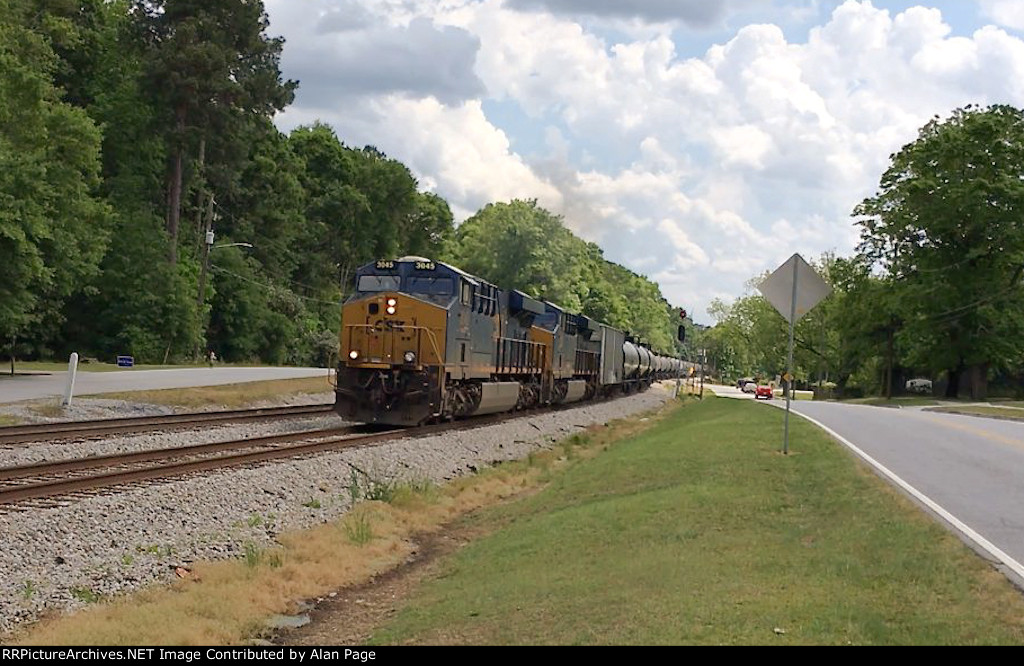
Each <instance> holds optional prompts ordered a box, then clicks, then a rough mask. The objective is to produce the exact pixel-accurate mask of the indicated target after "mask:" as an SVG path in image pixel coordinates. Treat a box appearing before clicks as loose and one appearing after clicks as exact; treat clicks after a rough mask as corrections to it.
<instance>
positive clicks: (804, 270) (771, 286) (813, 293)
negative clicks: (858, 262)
mask: <svg viewBox="0 0 1024 666" xmlns="http://www.w3.org/2000/svg"><path fill="white" fill-rule="evenodd" d="M758 291H760V292H761V293H762V294H764V297H765V298H766V299H768V302H769V303H771V304H772V305H773V306H775V309H776V310H778V311H779V314H781V315H782V316H783V317H784V318H786V320H787V321H789V354H788V356H787V359H786V389H785V390H786V426H785V434H784V435H783V440H782V453H783V455H789V412H790V408H791V401H792V399H793V341H794V337H795V334H796V322H797V321H799V320H800V319H801V318H802V317H803V316H804V315H805V314H807V313H808V312H810V311H811V310H813V309H814V307H815V306H816V305H818V303H820V302H821V301H822V300H824V299H825V298H826V297H827V296H828V295H829V294H831V293H832V287H830V286H829V285H828V283H826V282H825V281H824V280H822V279H821V277H820V276H819V275H818V274H817V273H815V272H814V269H813V268H811V266H810V265H809V264H808V263H807V262H806V261H804V258H803V257H801V256H800V255H799V254H794V255H793V256H792V257H790V259H789V261H787V262H786V263H784V264H782V266H780V267H779V268H778V269H777V270H776V271H775V272H774V273H772V274H771V275H770V276H769V277H768V279H767V280H765V281H764V282H762V283H761V285H760V286H759V287H758Z"/></svg>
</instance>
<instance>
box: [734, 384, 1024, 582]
mask: <svg viewBox="0 0 1024 666" xmlns="http://www.w3.org/2000/svg"><path fill="white" fill-rule="evenodd" d="M715 392H716V394H718V395H722V396H728V397H749V396H746V395H742V394H740V393H739V391H737V390H736V389H729V388H728V387H715ZM773 404H775V405H776V406H782V407H784V406H785V401H783V400H775V401H773ZM793 410H794V412H796V413H798V414H803V415H806V416H808V417H810V418H812V419H815V420H816V421H818V422H820V423H821V424H823V425H825V426H826V427H828V428H830V429H831V430H833V431H834V432H835V433H836V434H838V435H839V436H841V437H842V438H844V439H846V440H848V441H849V442H850V443H852V444H853V445H854V446H856V447H857V448H858V449H860V450H861V451H863V452H864V453H865V454H867V455H868V456H870V457H871V458H873V459H874V460H875V461H877V462H878V463H880V464H881V465H882V466H884V467H885V468H886V469H888V470H890V471H891V472H892V473H893V474H895V475H896V476H897V477H899V478H900V479H902V480H903V481H904V482H906V483H907V484H909V486H911V487H912V488H913V489H916V491H918V492H920V493H921V494H922V495H923V496H924V497H925V498H926V499H927V500H930V501H931V502H934V503H935V504H936V505H938V507H939V508H940V509H941V510H945V511H946V512H948V513H949V514H951V517H952V518H953V519H954V520H955V521H959V522H960V523H963V524H964V526H966V527H967V528H969V530H973V531H974V532H976V533H977V534H978V535H980V536H981V537H982V538H983V539H984V540H987V541H988V542H991V544H993V545H994V546H995V547H996V548H998V549H999V550H1001V551H1003V552H1004V553H1005V554H1006V555H1008V556H1009V557H1010V558H1012V560H1013V561H1012V562H1009V563H1008V566H1009V567H1010V569H1014V566H1013V565H1014V564H1016V567H1019V569H1018V570H1017V571H1015V572H1013V571H1007V573H1008V574H1009V575H1011V577H1012V578H1014V579H1015V580H1016V581H1017V582H1018V584H1024V577H1022V576H1024V574H1022V572H1024V567H1022V565H1021V563H1024V423H1019V422H1013V421H1000V420H996V419H985V418H978V417H972V416H960V415H956V414H939V413H935V412H927V411H924V410H923V409H922V408H903V409H894V408H887V407H867V406H863V405H847V404H839V403H830V402H805V401H796V402H793ZM919 499H920V498H919ZM944 522H946V523H947V524H949V523H948V518H946V519H944ZM953 527H954V529H956V531H958V532H960V533H961V536H963V531H962V530H961V529H958V528H957V527H956V526H955V525H953ZM968 540H970V537H969V535H968ZM1004 571H1006V569H1004Z"/></svg>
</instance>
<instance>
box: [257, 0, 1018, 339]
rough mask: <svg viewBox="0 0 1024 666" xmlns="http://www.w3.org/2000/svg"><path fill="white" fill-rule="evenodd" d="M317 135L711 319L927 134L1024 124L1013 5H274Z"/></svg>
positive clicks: (673, 1)
mask: <svg viewBox="0 0 1024 666" xmlns="http://www.w3.org/2000/svg"><path fill="white" fill-rule="evenodd" d="M266 6H267V10H268V13H269V16H270V20H271V25H270V33H272V34H280V35H283V36H284V37H285V39H286V44H285V52H284V56H283V58H282V68H283V70H284V73H285V75H286V76H287V77H289V78H295V79H298V80H299V81H300V88H299V92H298V96H297V98H296V102H295V104H294V105H293V106H292V107H291V108H290V109H289V110H287V111H286V112H285V113H284V114H283V115H282V116H281V117H280V118H279V120H278V124H279V126H280V127H281V128H282V129H283V130H286V131H287V130H289V129H291V128H293V127H295V126H297V125H300V124H306V123H310V122H313V121H314V120H321V121H323V122H327V123H329V124H331V125H332V126H333V127H334V128H335V129H336V131H337V132H338V135H339V136H340V137H341V138H342V140H343V141H345V142H346V143H347V144H349V145H356V146H361V145H365V144H373V145H375V146H377V147H378V148H380V149H381V150H383V151H384V152H386V153H387V154H388V155H390V156H392V157H395V158H397V159H399V160H401V161H403V162H404V163H405V164H407V165H408V166H409V167H410V168H411V169H412V170H413V172H414V174H415V175H416V177H417V179H418V180H419V183H420V186H421V187H422V188H423V189H426V190H430V191H434V192H437V193H438V194H440V195H441V196H443V197H444V198H445V199H446V200H447V201H448V202H449V204H450V205H451V206H452V209H453V211H454V212H455V215H456V218H457V220H458V221H461V220H463V219H465V218H466V217H468V216H470V215H472V214H473V213H474V212H476V211H477V210H478V209H479V208H481V207H483V206H484V205H486V204H487V203H489V202H493V201H508V200H510V199H512V198H531V199H537V200H538V201H539V202H540V203H541V205H543V206H545V207H547V208H548V209H549V210H552V211H553V212H555V213H557V214H560V215H562V216H563V217H564V219H565V221H566V224H567V226H569V227H570V228H571V229H572V230H573V231H574V232H575V233H577V234H578V235H580V236H581V237H583V238H585V239H586V240H588V241H592V242H596V243H598V244H599V245H600V246H601V247H602V248H603V249H604V251H605V256H606V257H608V258H609V259H611V260H613V261H617V262H619V263H622V264H624V265H625V266H627V267H629V268H631V269H633V270H635V271H637V272H640V273H642V274H644V275H647V276H648V277H650V278H651V279H653V280H655V281H657V282H658V283H659V285H661V288H662V291H663V293H664V294H665V295H666V297H667V298H668V299H669V300H670V301H671V302H672V303H673V304H675V305H679V306H684V307H687V309H689V310H691V311H692V312H694V313H695V315H696V318H697V320H698V321H699V322H701V323H712V322H711V320H710V317H708V315H707V314H706V308H707V306H708V305H709V304H710V303H711V302H712V300H713V299H721V300H724V301H730V300H733V299H735V298H737V297H739V296H742V295H743V294H744V293H747V291H748V290H749V288H750V285H749V282H750V280H751V279H752V278H754V277H755V276H758V275H760V274H762V273H764V272H765V271H769V270H772V269H774V268H775V267H776V266H777V265H779V264H781V263H782V262H783V261H785V260H786V259H788V258H789V256H791V255H792V254H793V253H794V252H800V253H801V254H803V255H804V256H805V258H807V259H814V258H817V257H819V256H820V255H821V254H822V253H824V252H838V253H840V254H850V253H851V252H852V251H853V249H854V247H855V246H856V243H857V239H858V231H857V228H856V226H855V225H854V223H853V222H854V221H853V219H852V217H851V213H852V210H853V208H854V206H856V205H857V204H858V203H859V202H860V201H862V200H863V199H864V198H865V197H867V196H871V195H872V194H873V193H874V192H875V190H876V189H877V186H878V182H879V179H880V177H881V175H882V172H883V171H884V170H885V168H886V166H887V165H888V157H889V155H890V154H891V153H893V152H895V151H897V150H898V149H899V148H900V147H901V146H903V145H905V144H906V143H909V142H910V141H912V140H913V139H914V138H915V136H916V133H917V130H918V128H920V127H921V126H922V125H923V124H924V123H925V122H927V121H928V120H929V119H930V118H931V117H933V116H935V115H939V116H944V115H948V114H949V113H950V112H951V111H952V110H953V109H955V108H957V107H959V106H963V105H965V104H968V103H974V104H982V105H985V104H993V103H1006V104H1013V105H1016V106H1022V105H1024V41H1022V39H1021V32H1020V29H1021V28H1024V2H1021V1H1020V0H927V1H922V2H899V1H895V0H889V1H884V0H871V1H869V0H845V1H840V0H819V1H817V2H815V1H805V2H800V1H797V0H721V1H720V2H717V3H710V2H707V0H587V1H583V0H267V1H266Z"/></svg>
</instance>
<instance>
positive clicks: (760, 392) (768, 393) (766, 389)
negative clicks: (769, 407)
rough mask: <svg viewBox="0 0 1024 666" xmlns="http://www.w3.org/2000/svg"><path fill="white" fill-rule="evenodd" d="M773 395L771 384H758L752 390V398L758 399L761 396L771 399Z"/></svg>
mask: <svg viewBox="0 0 1024 666" xmlns="http://www.w3.org/2000/svg"><path fill="white" fill-rule="evenodd" d="M774 397H775V394H774V393H773V392H772V387H771V386H758V387H757V390H756V391H754V400H760V399H761V398H764V399H765V400H771V399H772V398H774Z"/></svg>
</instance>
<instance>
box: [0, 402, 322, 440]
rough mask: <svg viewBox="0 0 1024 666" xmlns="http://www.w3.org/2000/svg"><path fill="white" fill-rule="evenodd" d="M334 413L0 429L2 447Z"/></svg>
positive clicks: (263, 412)
mask: <svg viewBox="0 0 1024 666" xmlns="http://www.w3.org/2000/svg"><path fill="white" fill-rule="evenodd" d="M332 412H333V405H329V404H326V405H298V406H291V407H261V408H258V409H236V410H230V411H219V412H196V413H191V414H165V415H162V416H140V417H133V418H122V419H100V420H94V421H64V422H60V423H36V424H31V425H17V426H5V427H2V428H0V446H4V445H10V444H23V443H25V442H43V441H53V440H64V439H76V440H82V439H95V438H98V437H105V436H107V435H116V434H125V433H141V432H152V431H156V430H183V429H187V428H194V427H197V426H205V425H215V424H220V423H244V422H247V421H265V420H269V419H279V418H286V417H302V416H322V415H325V414H329V413H332Z"/></svg>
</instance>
